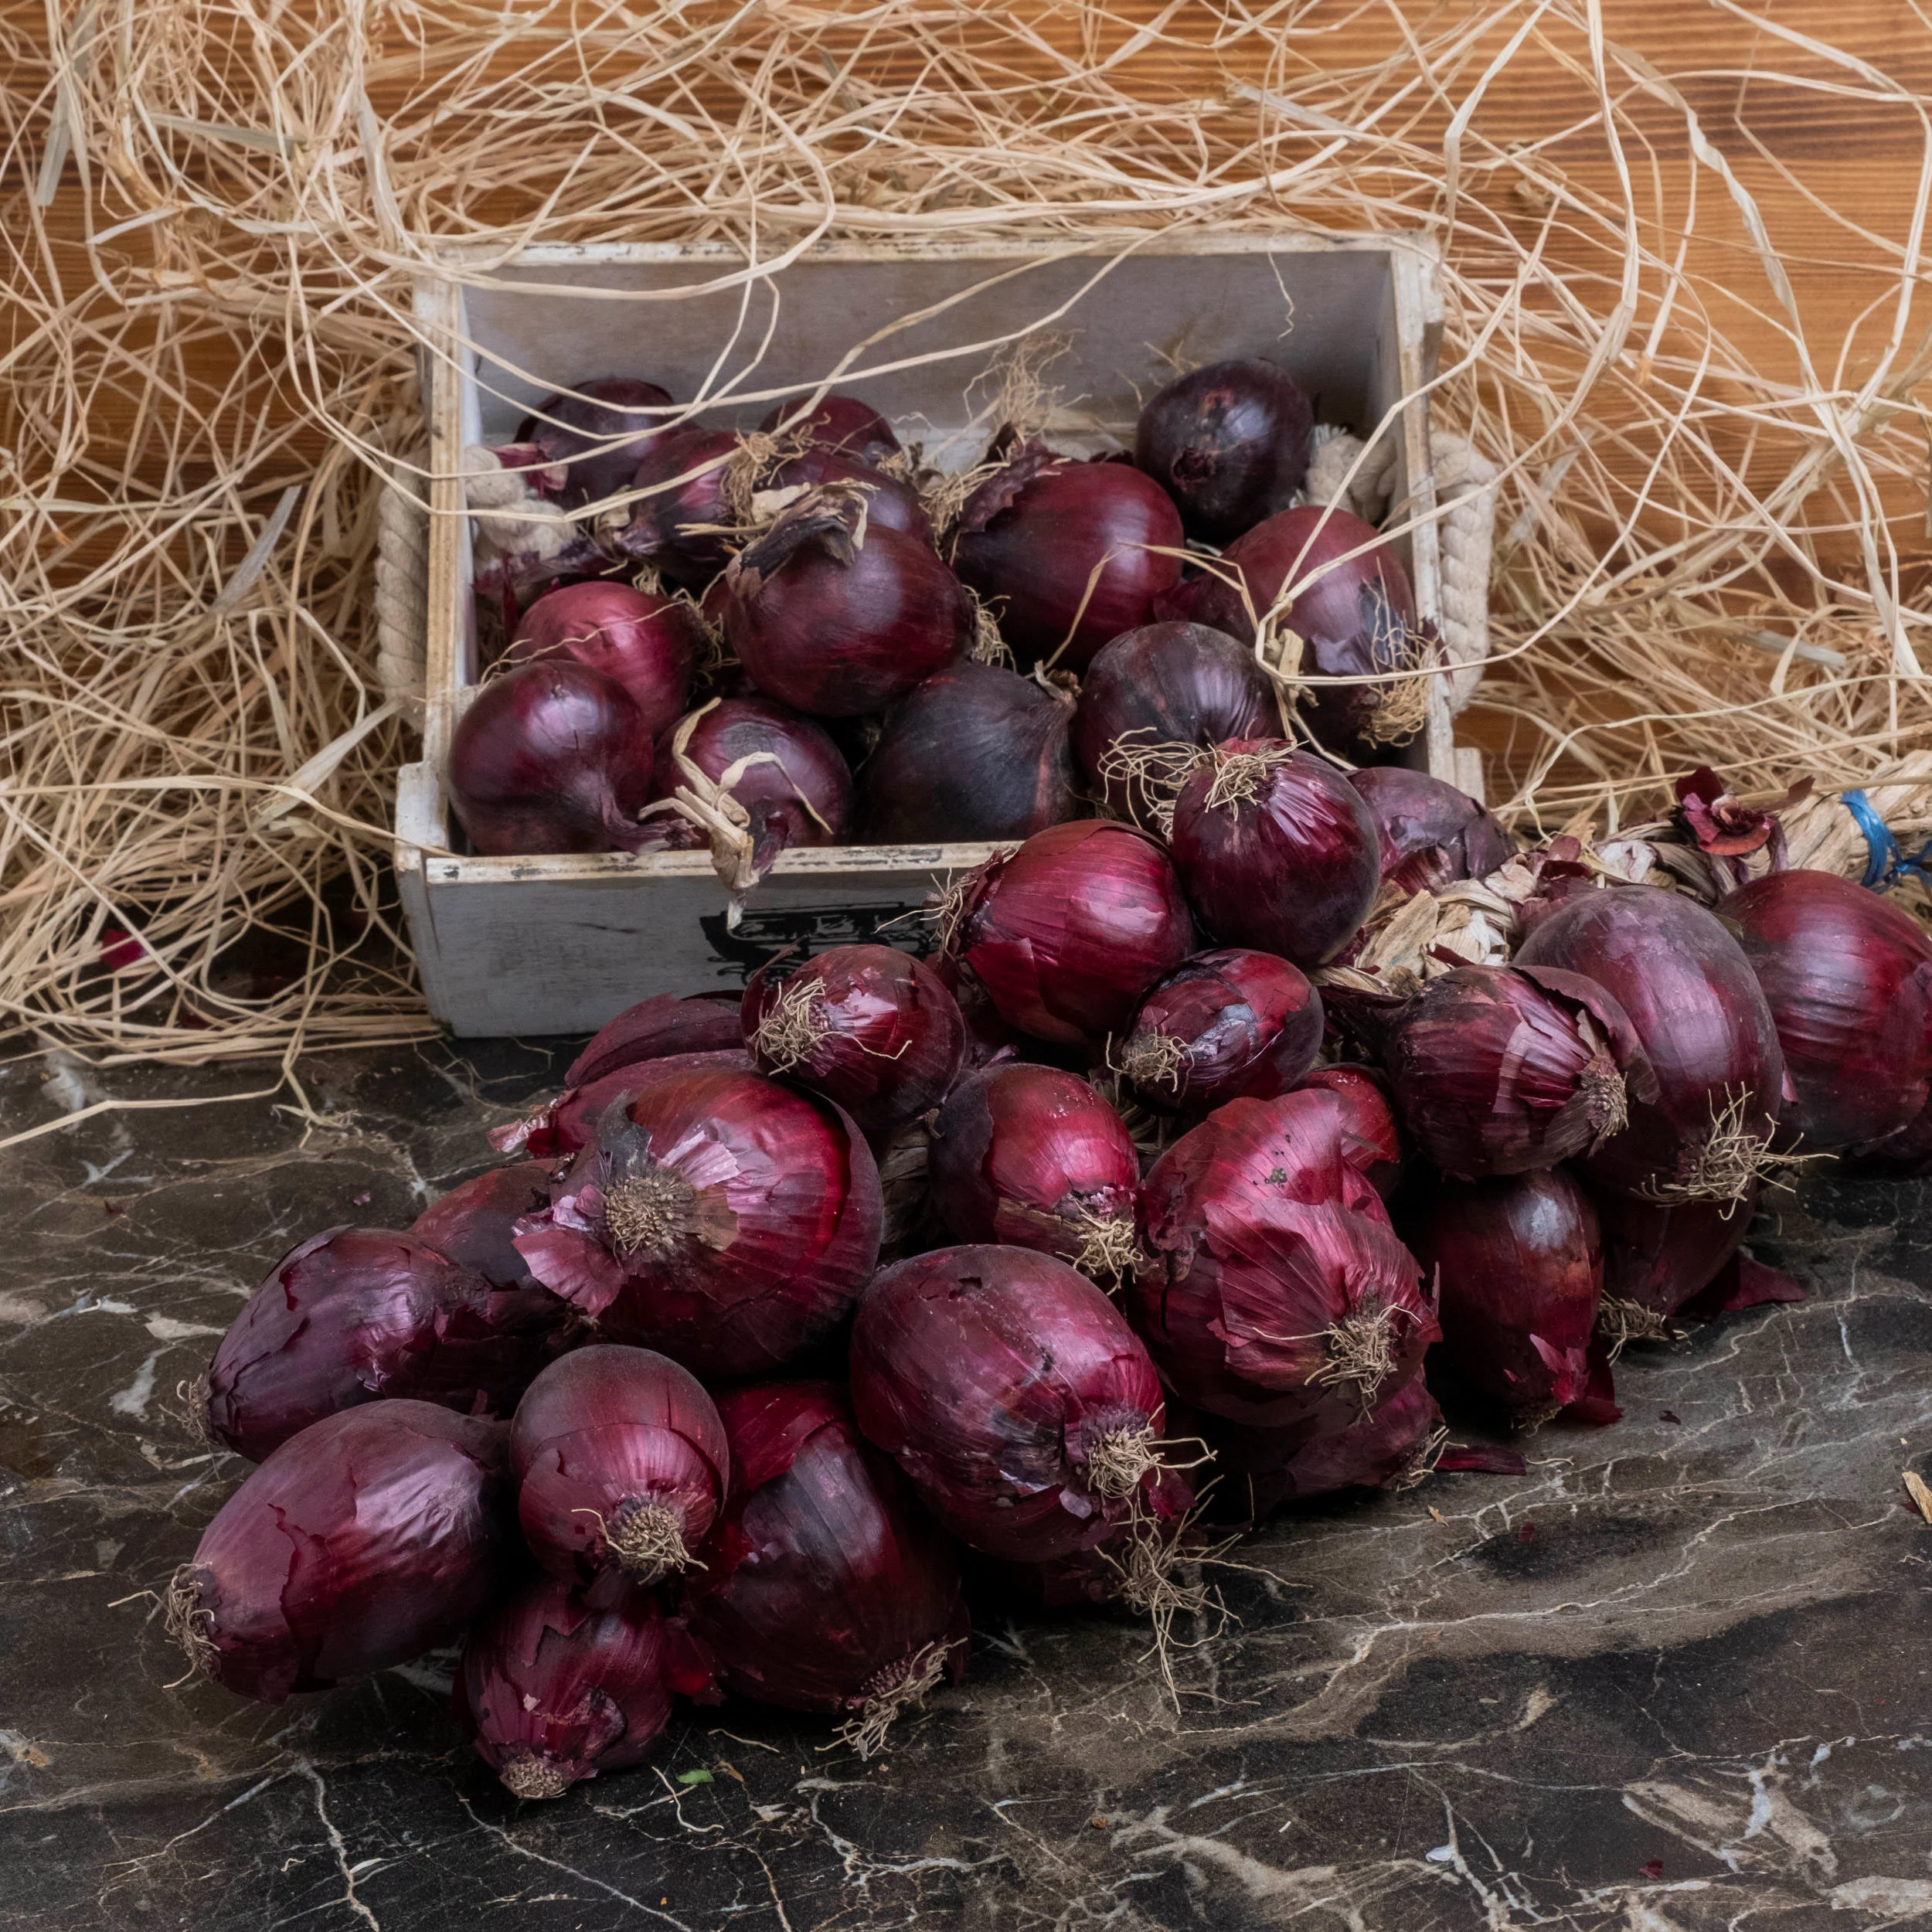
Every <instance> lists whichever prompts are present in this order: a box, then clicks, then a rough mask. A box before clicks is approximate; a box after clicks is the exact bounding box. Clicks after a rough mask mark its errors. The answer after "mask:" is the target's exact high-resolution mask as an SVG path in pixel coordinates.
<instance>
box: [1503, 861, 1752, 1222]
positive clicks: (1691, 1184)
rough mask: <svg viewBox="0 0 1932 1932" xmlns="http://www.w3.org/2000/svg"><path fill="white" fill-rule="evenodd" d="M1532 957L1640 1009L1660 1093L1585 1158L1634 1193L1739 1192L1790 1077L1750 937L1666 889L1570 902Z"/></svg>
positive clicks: (1596, 1176) (1546, 924)
mask: <svg viewBox="0 0 1932 1932" xmlns="http://www.w3.org/2000/svg"><path fill="white" fill-rule="evenodd" d="M1516 964H1518V965H1519V966H1555V967H1560V968H1562V969H1563V971H1566V972H1573V973H1581V974H1583V975H1584V976H1585V977H1586V978H1590V979H1593V980H1594V981H1596V982H1597V985H1600V986H1601V987H1602V988H1604V991H1605V992H1607V993H1608V994H1609V995H1611V998H1613V999H1614V1000H1615V1001H1616V1002H1617V1004H1618V1005H1620V1006H1621V1007H1622V1008H1623V1009H1624V1013H1625V1014H1626V1015H1628V1019H1629V1020H1630V1023H1631V1027H1632V1028H1633V1029H1634V1031H1635V1032H1636V1035H1637V1038H1638V1043H1639V1044H1641V1046H1642V1047H1643V1049H1644V1052H1645V1055H1646V1056H1648V1059H1649V1061H1650V1063H1651V1068H1652V1070H1654V1071H1655V1073H1656V1076H1657V1080H1658V1097H1657V1100H1655V1103H1651V1102H1648V1101H1638V1102H1637V1103H1636V1104H1633V1105H1632V1106H1631V1109H1630V1124H1629V1126H1628V1127H1627V1128H1625V1129H1624V1131H1623V1132H1622V1133H1621V1134H1616V1135H1614V1136H1613V1137H1612V1138H1611V1139H1610V1140H1608V1141H1606V1142H1605V1143H1604V1145H1603V1146H1602V1147H1601V1148H1599V1149H1598V1150H1597V1151H1596V1152H1595V1153H1594V1154H1593V1155H1590V1158H1589V1159H1588V1161H1587V1162H1586V1164H1585V1167H1584V1171H1585V1172H1587V1174H1588V1175H1590V1179H1592V1180H1593V1181H1594V1182H1598V1183H1600V1184H1601V1185H1604V1186H1606V1187H1613V1188H1617V1189H1621V1191H1622V1192H1624V1193H1627V1194H1643V1195H1647V1196H1650V1197H1651V1198H1652V1199H1663V1200H1672V1201H1679V1200H1681V1201H1699V1200H1702V1201H1731V1200H1736V1199H1740V1197H1741V1196H1743V1193H1744V1192H1745V1190H1746V1189H1747V1187H1748V1186H1749V1185H1750V1182H1751V1179H1752V1178H1753V1175H1756V1174H1757V1172H1759V1171H1760V1169H1761V1168H1763V1166H1764V1164H1765V1158H1766V1151H1767V1148H1768V1146H1769V1143H1770V1136H1771V1133H1772V1130H1773V1128H1774V1125H1775V1124H1776V1122H1777V1114H1778V1107H1779V1104H1780V1101H1781V1092H1782V1087H1783V1082H1784V1055H1783V1054H1782V1053H1781V1052H1780V1051H1779V1049H1778V1043H1777V1029H1776V1028H1775V1026H1774V1025H1773V1023H1772V1020H1771V1014H1770V1008H1769V1007H1768V1006H1767V1005H1766V1004H1765V1002H1764V994H1763V993H1762V992H1760V990H1759V988H1758V984H1757V979H1756V978H1755V977H1754V976H1753V974H1752V971H1751V968H1750V961H1748V960H1747V959H1746V957H1744V954H1743V949H1742V948H1741V947H1740V946H1739V944H1738V943H1737V941H1736V940H1734V939H1733V937H1731V936H1730V934H1729V933H1728V932H1727V931H1726V930H1725V929H1724V927H1723V926H1722V925H1721V924H1720V923H1719V921H1718V920H1716V918H1715V917H1713V915H1712V914H1711V913H1708V912H1706V910H1704V908H1703V907H1702V906H1699V905H1698V904H1696V903H1694V902H1693V901H1692V900H1689V899H1685V898H1683V897H1681V896H1679V895H1678V894H1677V893H1667V892H1662V891H1660V890H1658V889H1657V888H1656V887H1655V886H1615V887H1611V888H1607V889H1603V890H1600V891H1596V892H1590V893H1582V894H1580V895H1579V896H1577V897H1576V898H1573V899H1569V900H1565V901H1564V902H1563V903H1562V904H1561V905H1560V906H1557V907H1556V910H1554V911H1553V912H1552V913H1549V915H1548V916H1547V917H1546V918H1545V919H1544V920H1543V921H1542V923H1540V924H1539V925H1538V926H1537V927H1536V930H1535V931H1534V932H1532V934H1530V936H1529V938H1528V939H1527V940H1525V941H1524V942H1523V944H1522V947H1520V948H1519V950H1518V951H1517V954H1516Z"/></svg>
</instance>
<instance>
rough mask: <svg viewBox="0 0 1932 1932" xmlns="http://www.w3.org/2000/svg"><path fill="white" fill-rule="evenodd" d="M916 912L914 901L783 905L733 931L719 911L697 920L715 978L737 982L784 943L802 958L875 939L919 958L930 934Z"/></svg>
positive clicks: (753, 915) (752, 914)
mask: <svg viewBox="0 0 1932 1932" xmlns="http://www.w3.org/2000/svg"><path fill="white" fill-rule="evenodd" d="M919 915H920V906H919V905H918V903H917V902H914V903H911V904H904V905H894V904H882V905H877V906H786V907H785V908H784V909H783V910H777V909H774V910H771V911H769V912H758V911H755V910H747V912H746V913H745V915H744V917H743V918H742V919H741V920H740V921H739V922H738V930H736V932H735V933H734V932H727V931H726V929H725V916H724V914H723V913H721V912H720V913H712V914H709V916H707V917H705V918H702V919H700V920H699V921H698V924H699V929H700V930H702V932H703V934H704V936H705V938H706V941H707V942H708V943H709V946H710V947H711V957H712V961H713V970H714V973H715V975H716V978H719V979H721V980H727V981H736V982H738V983H739V984H740V985H742V984H743V982H744V981H747V980H748V979H750V977H751V975H753V973H755V972H756V971H757V970H758V968H760V966H762V965H764V964H765V962H766V961H767V960H770V959H772V958H774V957H777V954H780V953H781V952H783V951H785V950H786V949H787V947H795V948H796V949H797V951H798V957H800V958H801V959H802V958H804V957H808V955H810V954H813V953H821V952H823V951H825V949H826V948H827V947H832V946H857V945H862V944H867V943H869V942H870V941H872V940H878V941H879V942H880V943H881V944H884V945H887V946H896V947H898V948H899V950H900V951H901V952H903V953H913V954H918V955H919V956H920V957H922V958H923V957H924V956H925V955H926V954H928V953H930V951H932V944H933V935H932V929H931V927H930V926H929V925H928V924H927V922H926V921H925V920H923V919H922V918H920V916H919Z"/></svg>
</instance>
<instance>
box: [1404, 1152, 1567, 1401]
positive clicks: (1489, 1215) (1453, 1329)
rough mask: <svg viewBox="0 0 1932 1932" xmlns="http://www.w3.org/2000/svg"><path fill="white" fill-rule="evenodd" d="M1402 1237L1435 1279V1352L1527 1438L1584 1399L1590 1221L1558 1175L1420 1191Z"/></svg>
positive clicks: (1553, 1171)
mask: <svg viewBox="0 0 1932 1932" xmlns="http://www.w3.org/2000/svg"><path fill="white" fill-rule="evenodd" d="M1410 1212H1411V1213H1412V1218H1410V1219H1405V1222H1404V1225H1403V1231H1404V1232H1405V1233H1406V1234H1407V1235H1408V1236H1409V1240H1410V1246H1411V1247H1413V1249H1414V1250H1415V1253H1416V1258H1417V1260H1419V1261H1420V1262H1421V1264H1422V1265H1423V1268H1424V1269H1425V1270H1431V1271H1434V1273H1435V1274H1436V1277H1437V1291H1438V1293H1439V1294H1440V1298H1441V1301H1440V1312H1441V1321H1442V1350H1443V1353H1444V1355H1445V1356H1446V1357H1447V1359H1448V1361H1449V1362H1451V1364H1452V1365H1453V1366H1454V1367H1455V1368H1456V1369H1458V1371H1459V1372H1461V1375H1462V1376H1464V1379H1466V1380H1468V1382H1469V1383H1471V1384H1472V1385H1473V1386H1475V1388H1477V1389H1479V1390H1480V1391H1481V1393H1483V1394H1485V1395H1486V1396H1491V1397H1492V1398H1493V1399H1494V1400H1496V1401H1498V1402H1499V1403H1502V1406H1504V1407H1505V1409H1507V1410H1509V1413H1510V1415H1511V1416H1512V1418H1513V1419H1514V1420H1515V1421H1517V1422H1518V1423H1520V1424H1522V1426H1524V1427H1535V1426H1536V1423H1539V1422H1546V1421H1547V1420H1549V1418H1550V1417H1552V1416H1553V1415H1554V1414H1556V1412H1557V1410H1560V1409H1563V1408H1566V1407H1567V1406H1569V1405H1570V1403H1573V1402H1575V1401H1576V1400H1578V1399H1579V1398H1580V1396H1583V1394H1585V1393H1586V1392H1587V1390H1588V1389H1589V1386H1590V1366H1589V1362H1588V1359H1587V1352H1588V1349H1589V1345H1590V1332H1591V1330H1592V1329H1593V1328H1595V1326H1596V1325H1597V1302H1598V1300H1599V1298H1600V1294H1601V1292H1602V1289H1603V1282H1604V1262H1603V1251H1602V1249H1601V1247H1600V1243H1599V1239H1598V1234H1597V1211H1596V1209H1594V1208H1593V1207H1592V1206H1590V1199H1589V1196H1587V1195H1586V1194H1585V1193H1584V1192H1583V1189H1581V1188H1580V1187H1579V1186H1578V1185H1577V1183H1576V1182H1575V1181H1574V1180H1573V1179H1571V1177H1570V1174H1569V1172H1568V1171H1567V1170H1566V1169H1565V1168H1560V1167H1553V1168H1544V1169H1543V1170H1541V1171H1540V1172H1536V1173H1533V1174H1515V1175H1505V1176H1503V1177H1502V1178H1500V1179H1495V1180H1489V1181H1446V1180H1438V1181H1436V1182H1434V1183H1433V1184H1432V1185H1429V1186H1427V1187H1426V1188H1425V1189H1423V1192H1422V1194H1421V1196H1420V1199H1417V1201H1416V1202H1414V1203H1413V1209H1412V1210H1411V1211H1410Z"/></svg>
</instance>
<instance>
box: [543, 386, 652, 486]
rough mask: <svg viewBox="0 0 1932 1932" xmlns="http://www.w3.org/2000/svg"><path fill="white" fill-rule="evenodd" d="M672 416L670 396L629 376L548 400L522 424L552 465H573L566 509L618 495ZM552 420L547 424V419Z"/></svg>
mask: <svg viewBox="0 0 1932 1932" xmlns="http://www.w3.org/2000/svg"><path fill="white" fill-rule="evenodd" d="M670 413H672V401H671V394H670V392H669V391H668V389H659V388H658V386H657V384H656V383H644V382H639V381H638V380H637V379H635V378H634V377H632V376H594V377H592V378H591V379H590V381H589V382H587V383H578V384H577V386H576V393H575V394H573V395H563V396H545V397H544V399H543V401H542V402H540V403H538V405H537V406H536V410H535V412H534V413H532V414H531V415H529V416H526V417H524V419H523V420H522V422H521V423H519V424H518V425H517V431H516V440H518V441H519V443H534V444H536V447H538V448H539V450H541V451H543V454H544V456H545V457H546V459H547V460H548V461H550V462H553V463H566V464H569V466H570V484H569V487H568V488H566V491H565V492H564V493H563V503H564V505H565V507H566V509H576V508H577V506H578V505H580V504H584V503H594V502H597V501H598V500H599V499H600V498H604V497H607V496H612V495H615V494H616V493H617V492H618V491H619V490H621V489H622V488H624V486H625V485H627V484H628V482H629V481H631V478H632V477H633V476H634V474H636V472H637V468H638V462H639V461H640V460H641V457H642V456H643V454H644V447H645V444H647V443H648V442H649V441H650V440H651V437H652V436H653V435H654V434H655V433H656V425H657V424H658V423H659V422H660V421H662V420H664V418H665V416H667V415H668V414H670ZM546 419H547V420H546Z"/></svg>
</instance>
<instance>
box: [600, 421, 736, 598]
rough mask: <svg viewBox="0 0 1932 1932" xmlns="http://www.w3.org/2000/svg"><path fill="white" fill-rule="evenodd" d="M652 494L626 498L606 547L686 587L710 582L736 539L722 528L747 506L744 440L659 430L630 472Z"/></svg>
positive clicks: (692, 430) (633, 482)
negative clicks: (621, 519)
mask: <svg viewBox="0 0 1932 1932" xmlns="http://www.w3.org/2000/svg"><path fill="white" fill-rule="evenodd" d="M630 487H631V488H632V489H634V490H645V491H648V492H650V494H649V495H646V496H643V497H641V498H638V501H637V502H634V503H632V504H630V505H628V506H627V508H628V522H624V523H622V524H621V525H618V526H617V527H615V528H613V529H609V530H608V531H607V532H606V534H605V537H604V541H606V542H607V543H608V544H609V546H610V547H611V549H612V551H613V552H614V553H615V554H616V555H617V556H621V557H624V558H627V559H628V560H630V561H631V563H648V564H649V565H650V566H651V568H652V569H653V570H657V571H658V572H659V573H662V575H663V576H665V577H668V578H669V579H670V580H671V581H672V583H678V584H682V585H683V586H685V587H686V588H688V589H690V590H694V591H695V590H699V589H701V588H702V587H703V586H704V585H706V584H707V583H709V582H710V581H711V580H712V579H713V577H716V575H717V574H718V573H719V571H720V570H723V568H724V567H725V566H726V564H727V563H730V560H731V556H732V553H733V549H735V547H736V545H735V543H734V540H733V538H732V537H731V536H729V535H727V534H726V532H728V531H730V530H732V529H735V528H736V526H739V525H740V524H742V523H743V522H744V520H745V517H746V515H747V512H748V511H749V509H750V491H749V488H748V477H747V459H746V457H745V453H744V447H743V444H742V443H741V442H740V440H739V439H738V437H736V435H734V434H733V433H732V431H730V430H707V429H700V428H698V427H695V426H692V427H687V428H684V429H675V430H663V431H662V432H661V433H660V434H658V435H657V436H656V437H653V438H652V439H651V446H650V447H649V448H648V449H647V450H646V451H645V453H644V457H643V459H642V461H640V462H639V463H638V464H637V465H636V469H635V474H633V475H632V477H631V479H630ZM613 520H614V519H613Z"/></svg>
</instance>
